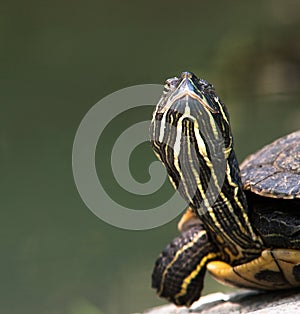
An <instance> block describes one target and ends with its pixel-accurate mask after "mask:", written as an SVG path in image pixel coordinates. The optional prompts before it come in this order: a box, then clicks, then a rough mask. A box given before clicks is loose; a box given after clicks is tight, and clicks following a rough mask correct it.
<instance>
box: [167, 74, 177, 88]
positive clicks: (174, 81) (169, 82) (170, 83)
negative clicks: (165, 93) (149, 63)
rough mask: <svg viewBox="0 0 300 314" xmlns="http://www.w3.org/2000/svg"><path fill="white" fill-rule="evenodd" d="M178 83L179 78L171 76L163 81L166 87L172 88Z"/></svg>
mask: <svg viewBox="0 0 300 314" xmlns="http://www.w3.org/2000/svg"><path fill="white" fill-rule="evenodd" d="M178 84H179V79H178V77H176V76H175V77H171V78H169V79H167V80H166V81H165V87H167V88H168V89H174V88H176V87H177V86H178Z"/></svg>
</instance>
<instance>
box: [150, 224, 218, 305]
mask: <svg viewBox="0 0 300 314" xmlns="http://www.w3.org/2000/svg"><path fill="white" fill-rule="evenodd" d="M220 255H221V254H220V252H219V251H218V248H217V247H216V246H215V245H213V243H211V242H210V239H209V236H208V234H207V232H206V230H205V229H204V227H203V225H201V224H199V219H198V223H197V225H194V226H192V227H191V228H190V229H188V230H186V231H184V232H183V233H182V234H181V235H180V236H179V237H177V238H175V239H174V240H173V241H172V242H171V243H170V244H169V245H168V246H167V247H166V248H165V249H164V251H163V252H162V253H161V254H160V256H159V258H158V259H157V261H156V263H155V267H154V270H153V273H152V288H154V289H156V291H157V294H158V295H159V296H160V297H164V298H166V299H168V300H169V301H171V302H173V303H175V304H176V305H179V306H182V305H185V306H190V305H191V304H192V303H193V302H194V301H196V300H198V299H199V298H200V296H201V291H202V288H203V280H204V276H205V272H206V265H207V263H209V262H211V261H214V260H216V259H218V258H219V257H220Z"/></svg>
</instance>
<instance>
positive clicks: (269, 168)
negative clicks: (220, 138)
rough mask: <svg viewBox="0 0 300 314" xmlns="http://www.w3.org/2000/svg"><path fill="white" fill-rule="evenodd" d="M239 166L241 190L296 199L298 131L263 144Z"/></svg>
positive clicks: (299, 162) (298, 191)
mask: <svg viewBox="0 0 300 314" xmlns="http://www.w3.org/2000/svg"><path fill="white" fill-rule="evenodd" d="M240 168H241V177H242V182H243V188H244V190H246V191H251V192H253V193H256V194H258V195H261V196H265V197H272V198H281V199H295V198H300V131H296V132H293V133H291V134H289V135H286V136H284V137H281V138H279V139H277V140H276V141H274V142H273V143H271V144H269V145H266V146H265V147H263V148H262V149H261V150H259V151H258V152H256V153H254V154H252V155H250V156H249V157H248V158H246V159H245V160H244V162H243V163H242V164H241V167H240Z"/></svg>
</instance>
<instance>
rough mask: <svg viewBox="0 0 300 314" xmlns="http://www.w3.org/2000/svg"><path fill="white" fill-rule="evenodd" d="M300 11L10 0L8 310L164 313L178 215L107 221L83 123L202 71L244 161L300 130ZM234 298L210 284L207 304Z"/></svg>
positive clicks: (5, 127)
mask: <svg viewBox="0 0 300 314" xmlns="http://www.w3.org/2000/svg"><path fill="white" fill-rule="evenodd" d="M299 12H300V2H299V1H296V0H295V1H289V0H287V1H279V0H266V1H186V2H184V1H177V0H173V1H150V2H148V1H147V2H146V1H126V2H125V1H121V0H113V1H95V0H94V1H93V0H87V1H56V0H54V1H34V0H29V1H1V3H0V24H1V27H0V40H1V50H0V58H1V59H0V60H1V71H0V80H1V81H0V83H1V93H0V101H1V123H0V130H1V132H0V149H1V155H0V158H1V163H0V167H1V187H0V190H1V228H0V234H1V236H0V243H1V259H0V278H1V285H0V289H1V291H0V313H5V314H16V313H18V314H19V313H22V314H27V313H30V314H32V313H34V314H35V313H41V314H54V313H58V314H61V313H63V314H104V313H105V314H116V313H122V314H123V313H125V314H126V313H132V312H141V311H143V310H144V309H146V308H149V307H152V306H155V305H158V304H162V303H163V301H161V300H158V298H157V297H156V295H155V293H154V291H152V289H151V288H150V277H151V270H152V267H153V263H154V261H155V259H156V257H157V255H158V254H159V252H160V251H161V250H162V249H163V248H164V246H165V245H166V244H167V243H168V242H169V241H170V240H171V239H172V238H173V237H175V236H176V235H177V234H178V232H177V230H176V225H177V221H178V219H176V220H174V221H172V222H170V223H169V224H167V225H165V226H163V227H160V228H156V229H153V230H148V231H139V232H138V231H128V230H120V229H117V228H115V227H113V226H110V225H107V224H106V223H104V222H103V221H101V220H100V219H98V218H97V217H96V216H94V215H93V214H92V213H91V212H90V211H89V210H88V208H86V206H85V205H84V203H83V202H82V200H81V199H80V197H79V194H78V192H77V190H76V186H75V184H74V181H73V175H72V165H71V154H72V144H73V140H74V136H75V132H76V130H77V127H78V125H79V123H80V121H81V119H82V118H83V117H84V115H85V114H86V112H87V111H88V110H89V109H90V108H91V107H92V106H93V105H94V104H95V103H96V102H97V101H98V100H100V99H101V98H103V97H104V96H106V95H108V94H110V93H112V92H114V91H116V90H118V89H121V88H124V87H127V86H131V85H136V84H145V83H157V84H159V83H163V82H164V80H165V78H168V77H172V76H174V75H179V73H180V72H181V71H183V70H191V71H193V72H195V73H196V74H197V75H198V76H200V77H203V78H206V79H207V80H209V81H210V82H212V83H213V84H214V85H215V87H216V90H217V92H218V94H219V96H220V97H221V98H222V100H223V101H224V102H225V103H226V104H227V106H228V109H229V111H230V114H231V121H232V128H233V132H234V135H235V145H236V146H235V147H236V152H237V154H238V157H239V160H242V159H243V158H244V157H245V156H246V155H247V154H249V153H251V152H253V151H255V150H256V149H258V148H260V147H261V146H262V145H264V144H266V143H268V142H270V141H271V140H273V139H275V138H276V137H279V136H281V135H284V134H286V133H288V132H291V131H293V130H296V129H299V126H300V107H299V96H300V90H299V82H300V40H299V39H300V36H299V35H300V13H299ZM103 114H104V115H105V112H103ZM135 115H136V117H135V118H136V120H138V119H140V120H145V119H147V115H150V112H138V113H135ZM145 115H146V116H145ZM149 118H150V117H149ZM125 120H126V119H125ZM125 122H126V121H125ZM125 122H124V123H125ZM121 124H122V123H121V122H120V123H117V125H120V127H121ZM125 124H126V123H125ZM108 139H109V138H108V137H107V138H106V140H108ZM108 146H109V144H107V145H106V146H105V147H106V148H105V147H104V146H103V145H102V147H100V148H99V147H98V150H97V167H101V164H102V162H101V154H102V151H101V150H102V149H103V151H104V150H105V149H107V147H108ZM141 154H142V155H143V156H151V157H147V158H146V157H141ZM134 155H135V157H136V158H133V161H132V164H131V169H132V172H133V174H134V175H136V176H137V179H138V180H140V181H141V182H143V180H144V181H145V180H147V169H148V164H149V162H150V161H151V160H154V156H153V154H152V152H151V149H150V147H149V146H148V145H144V146H143V148H141V149H139V150H138V151H136V152H135V154H134ZM145 160H146V161H147V162H146V163H145ZM145 164H147V165H145ZM136 169H138V171H137V170H136ZM139 174H141V175H139ZM110 180H111V181H110ZM106 182H107V183H108V185H110V184H109V183H110V182H112V183H113V180H112V179H111V178H109V177H108V178H107V181H106ZM116 189H117V188H116ZM113 191H114V187H111V194H112V197H113V194H114V193H113ZM166 191H167V192H166V193H171V192H170V191H172V189H171V187H170V186H169V185H168V186H167V187H166ZM168 191H169V192H168ZM116 194H117V193H116ZM118 195H119V194H118ZM118 195H116V197H117V196H118ZM124 197H125V199H123V201H124V202H126V201H127V200H126V195H125V196H124ZM155 201H157V200H155ZM139 202H140V201H138V202H136V203H139ZM147 202H148V200H147ZM147 206H151V201H150V200H149V203H147ZM220 289H222V290H223V291H224V289H226V288H224V287H222V286H220V285H217V284H215V283H214V282H213V281H211V280H207V284H206V288H205V291H204V294H206V293H209V292H212V291H219V290H220Z"/></svg>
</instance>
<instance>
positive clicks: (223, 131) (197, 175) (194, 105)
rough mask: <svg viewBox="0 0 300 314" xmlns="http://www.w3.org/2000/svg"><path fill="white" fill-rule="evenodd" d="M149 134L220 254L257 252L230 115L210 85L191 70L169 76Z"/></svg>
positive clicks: (238, 257)
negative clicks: (178, 76) (172, 76)
mask: <svg viewBox="0 0 300 314" xmlns="http://www.w3.org/2000/svg"><path fill="white" fill-rule="evenodd" d="M150 134H151V137H152V138H151V142H152V146H153V149H154V151H155V153H156V154H157V156H158V158H159V159H160V160H161V161H162V162H163V164H164V165H165V167H166V169H167V172H168V174H169V177H170V179H171V182H172V183H173V185H174V186H175V188H176V189H178V191H179V193H180V194H181V196H182V197H183V198H184V199H185V200H186V201H187V203H188V204H189V205H190V206H191V207H192V208H193V209H194V210H195V211H196V212H197V213H198V215H199V216H200V219H201V220H202V221H203V223H204V225H205V226H206V227H207V228H209V229H210V230H211V231H212V232H211V234H212V235H213V236H214V237H215V239H213V240H214V241H215V242H216V244H217V245H218V246H219V248H220V250H221V251H222V252H223V253H224V260H226V261H228V262H229V263H235V264H236V263H240V262H241V263H242V262H243V261H245V260H249V259H252V258H255V257H257V256H258V255H259V254H260V252H261V248H262V240H261V239H260V237H259V236H258V235H257V234H256V233H255V232H254V230H253V229H252V227H251V225H250V224H249V221H248V216H247V201H246V198H245V195H244V192H243V190H242V184H241V178H240V173H239V167H238V163H237V159H236V156H235V153H234V151H233V140H232V134H231V130H230V124H229V116H228V113H227V109H226V107H225V105H224V104H223V103H222V102H221V101H220V99H219V97H218V96H217V95H216V93H215V90H214V88H213V86H212V85H211V84H209V83H208V82H206V81H204V80H201V79H200V80H198V79H197V78H196V77H195V75H194V74H192V73H190V72H183V73H182V74H181V78H173V79H169V80H167V82H166V85H165V89H164V93H163V96H162V97H161V99H160V101H159V103H158V105H157V106H156V109H155V111H154V114H153V119H152V123H151V128H150Z"/></svg>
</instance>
